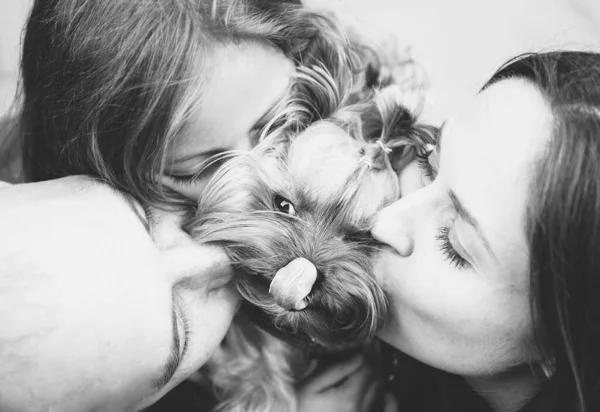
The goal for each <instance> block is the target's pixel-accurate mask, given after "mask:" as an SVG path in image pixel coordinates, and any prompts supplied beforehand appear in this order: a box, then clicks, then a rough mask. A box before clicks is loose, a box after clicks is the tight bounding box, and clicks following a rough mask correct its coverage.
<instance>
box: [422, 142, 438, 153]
mask: <svg viewBox="0 0 600 412" xmlns="http://www.w3.org/2000/svg"><path fill="white" fill-rule="evenodd" d="M423 147H424V149H425V154H426V155H430V154H431V153H433V151H434V150H435V145H434V144H430V143H427V144H426V145H425V146H423Z"/></svg>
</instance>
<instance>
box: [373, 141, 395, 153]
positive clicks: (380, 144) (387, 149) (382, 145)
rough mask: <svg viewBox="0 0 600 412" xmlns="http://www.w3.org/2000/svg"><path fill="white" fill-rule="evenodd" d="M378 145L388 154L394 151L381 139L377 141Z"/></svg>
mask: <svg viewBox="0 0 600 412" xmlns="http://www.w3.org/2000/svg"><path fill="white" fill-rule="evenodd" d="M377 144H378V145H379V146H381V148H382V149H383V151H384V152H386V153H387V154H390V153H392V149H390V148H389V147H387V146H386V145H385V144H384V143H383V142H382V141H381V139H379V140H377Z"/></svg>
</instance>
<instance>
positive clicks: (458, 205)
mask: <svg viewBox="0 0 600 412" xmlns="http://www.w3.org/2000/svg"><path fill="white" fill-rule="evenodd" d="M448 195H449V196H450V200H451V201H452V204H453V205H454V208H455V209H456V211H457V212H458V215H459V216H460V217H461V218H462V219H463V220H464V221H465V222H467V223H468V224H469V225H470V226H472V227H473V229H475V233H477V236H478V237H479V239H480V240H481V242H482V243H483V246H484V247H485V249H486V250H487V252H488V253H489V255H490V256H491V257H492V259H494V260H495V261H496V262H498V258H497V257H496V255H495V254H494V251H493V250H492V246H491V245H490V242H489V241H488V239H487V238H486V237H485V235H484V234H483V232H482V231H481V226H480V225H479V222H478V221H477V219H475V217H474V216H473V215H472V214H471V212H469V211H468V210H467V209H466V208H465V207H464V205H463V204H462V202H461V201H460V199H459V198H458V196H456V193H454V191H453V190H452V189H450V190H449V191H448Z"/></svg>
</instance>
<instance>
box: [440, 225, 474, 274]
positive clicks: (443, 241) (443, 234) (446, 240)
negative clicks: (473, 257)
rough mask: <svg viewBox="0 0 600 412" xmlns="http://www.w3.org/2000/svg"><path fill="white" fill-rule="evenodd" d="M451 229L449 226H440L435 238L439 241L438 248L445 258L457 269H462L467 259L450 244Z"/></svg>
mask: <svg viewBox="0 0 600 412" xmlns="http://www.w3.org/2000/svg"><path fill="white" fill-rule="evenodd" d="M451 229H452V227H451V226H442V227H440V228H438V233H437V235H436V237H435V238H436V240H437V241H438V242H439V249H440V251H441V252H442V254H443V255H444V257H445V258H446V260H447V261H448V262H449V263H450V264H451V265H453V266H454V267H456V268H457V269H462V268H463V267H465V266H466V265H467V264H468V261H467V260H466V259H465V258H463V257H462V256H461V255H460V254H459V253H458V252H457V251H456V249H455V247H454V246H453V245H452V242H451V241H450V230H451Z"/></svg>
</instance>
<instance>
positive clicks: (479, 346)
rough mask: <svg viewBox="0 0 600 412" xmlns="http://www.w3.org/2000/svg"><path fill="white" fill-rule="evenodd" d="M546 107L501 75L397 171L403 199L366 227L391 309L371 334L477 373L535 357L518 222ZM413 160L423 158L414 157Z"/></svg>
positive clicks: (541, 142)
mask: <svg viewBox="0 0 600 412" xmlns="http://www.w3.org/2000/svg"><path fill="white" fill-rule="evenodd" d="M551 128H552V115H551V112H550V109H549V108H548V106H547V104H546V102H545V100H544V98H543V96H542V94H541V93H540V92H539V91H538V90H537V89H536V88H535V87H534V86H532V85H530V84H529V83H526V82H525V81H522V80H514V79H511V80H503V81H501V82H499V83H496V84H494V85H492V86H490V87H489V88H487V89H485V90H484V91H482V92H481V93H480V94H479V95H478V96H477V97H476V99H475V100H474V101H473V103H472V105H471V106H470V107H469V108H468V109H467V110H466V111H464V112H462V114H460V115H458V116H457V117H456V118H453V119H450V120H449V121H448V122H447V123H446V124H445V126H444V127H443V128H442V131H441V134H440V137H439V140H438V146H437V148H436V149H435V151H434V152H433V153H432V154H431V155H430V156H429V157H428V158H427V161H426V162H425V163H426V164H422V166H423V167H424V168H425V176H423V172H422V171H421V170H419V169H418V168H417V166H416V165H415V164H413V165H411V166H410V167H408V168H407V169H406V170H405V171H404V173H403V175H402V176H401V184H402V186H403V188H402V189H403V190H402V192H403V193H404V196H403V198H402V199H400V200H399V201H397V202H396V203H394V204H392V205H390V206H389V207H387V208H385V209H383V210H382V211H381V212H380V213H379V215H378V217H377V222H376V224H375V227H374V229H373V232H372V233H373V236H374V237H375V238H376V239H378V240H380V241H381V242H383V243H386V244H387V245H388V246H389V247H386V248H385V249H384V250H383V251H382V252H381V253H380V255H379V257H378V260H377V268H376V272H377V273H376V276H377V278H378V280H379V281H380V283H381V284H382V286H383V288H384V290H385V291H386V292H387V294H388V296H389V298H390V301H391V306H392V309H391V312H392V315H391V316H390V317H389V319H388V322H387V325H386V326H385V327H384V329H383V330H382V331H381V333H380V336H381V337H382V338H383V339H384V340H385V341H387V342H388V343H390V344H391V345H393V346H395V347H396V348H398V349H399V350H401V351H403V352H405V353H407V354H409V355H411V356H413V357H414V358H416V359H418V360H420V361H422V362H424V363H426V364H429V365H431V366H433V367H436V368H438V369H442V370H445V371H448V372H451V373H456V374H460V375H463V376H471V377H480V376H489V375H493V374H494V373H496V372H503V371H508V370H511V368H513V367H516V366H517V365H522V364H525V363H526V362H528V361H535V360H536V359H535V357H536V355H535V354H534V353H532V350H531V347H532V345H530V343H531V342H532V340H531V339H532V336H531V332H532V320H531V313H530V308H529V288H530V274H529V264H530V260H529V251H528V249H529V244H528V241H527V237H526V219H527V204H528V194H529V185H530V183H531V180H532V177H533V176H534V170H535V168H534V166H535V161H536V160H537V158H539V157H540V156H541V154H542V152H543V150H544V147H545V146H546V144H547V142H548V141H549V138H550V135H551ZM422 163H423V162H422Z"/></svg>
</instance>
